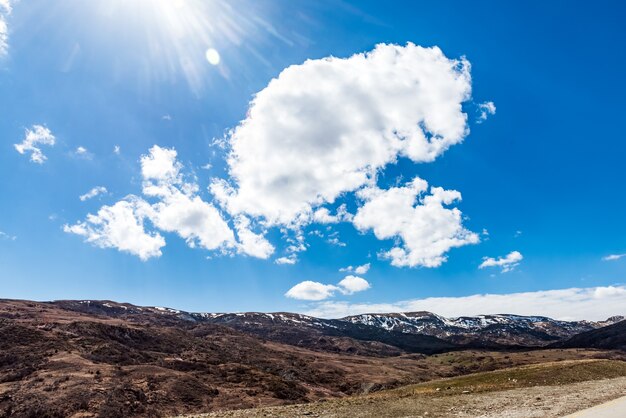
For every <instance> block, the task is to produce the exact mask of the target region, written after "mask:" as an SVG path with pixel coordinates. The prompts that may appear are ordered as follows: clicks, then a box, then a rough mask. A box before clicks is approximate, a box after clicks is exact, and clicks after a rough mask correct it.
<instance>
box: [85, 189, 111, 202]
mask: <svg viewBox="0 0 626 418" xmlns="http://www.w3.org/2000/svg"><path fill="white" fill-rule="evenodd" d="M105 193H108V190H107V188H106V187H104V186H96V187H94V188H92V189H91V190H89V191H88V192H87V193H85V194H83V195H80V196H78V198H79V199H80V200H81V202H84V201H85V200H89V199H92V198H94V197H96V196H98V195H101V194H105Z"/></svg>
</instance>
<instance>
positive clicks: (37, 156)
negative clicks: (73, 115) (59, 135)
mask: <svg viewBox="0 0 626 418" xmlns="http://www.w3.org/2000/svg"><path fill="white" fill-rule="evenodd" d="M0 39H1V38H0ZM55 142H56V138H55V137H54V135H53V134H52V132H51V131H50V129H48V128H47V127H45V126H42V125H33V126H32V127H31V128H29V129H26V134H25V135H24V139H23V140H22V142H20V143H19V144H14V145H13V146H14V147H15V150H16V151H17V152H19V153H20V154H26V153H27V152H30V160H31V161H32V162H34V163H37V164H43V163H44V161H46V160H47V159H48V158H47V157H46V156H45V155H44V154H43V151H41V148H40V146H41V145H49V146H52V145H54V143H55Z"/></svg>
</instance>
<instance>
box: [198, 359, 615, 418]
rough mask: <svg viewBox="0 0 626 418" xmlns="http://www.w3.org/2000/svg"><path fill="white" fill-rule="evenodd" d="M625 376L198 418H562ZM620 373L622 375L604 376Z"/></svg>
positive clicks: (568, 375) (528, 379) (510, 377)
mask: <svg viewBox="0 0 626 418" xmlns="http://www.w3.org/2000/svg"><path fill="white" fill-rule="evenodd" d="M625 372H626V363H624V362H615V361H602V360H600V361H565V362H560V363H549V364H543V365H531V366H524V367H519V368H514V369H510V370H501V371H495V372H488V373H477V374H473V375H469V376H463V377H458V378H452V379H442V380H437V381H433V382H429V383H425V384H419V385H411V386H407V387H403V388H399V389H395V390H389V391H383V392H380V393H376V394H371V395H366V396H357V397H350V398H344V399H339V400H331V401H326V402H316V403H312V404H308V405H290V406H283V407H273V408H259V409H251V410H239V411H225V412H214V413H211V414H208V415H196V416H193V417H199V416H202V417H231V418H242V417H337V418H339V417H390V418H391V417H407V418H408V417H429V418H430V417H507V418H518V417H519V418H532V417H562V416H564V415H567V414H570V413H573V412H575V411H579V410H581V409H584V408H587V407H589V406H593V405H597V404H601V403H603V402H607V401H609V400H612V399H615V398H618V397H620V396H624V395H626V377H624V376H623V374H624V373H625ZM616 375H617V376H619V375H622V376H621V377H613V378H609V379H604V378H601V377H603V376H616ZM188 418H189V417H188Z"/></svg>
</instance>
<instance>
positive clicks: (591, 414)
mask: <svg viewBox="0 0 626 418" xmlns="http://www.w3.org/2000/svg"><path fill="white" fill-rule="evenodd" d="M598 417H602V418H623V417H626V396H622V397H621V398H617V399H614V400H612V401H610V402H606V403H603V404H600V405H598V406H594V407H593V408H589V409H584V410H582V411H578V412H576V413H574V414H572V415H568V416H567V417H565V418H598Z"/></svg>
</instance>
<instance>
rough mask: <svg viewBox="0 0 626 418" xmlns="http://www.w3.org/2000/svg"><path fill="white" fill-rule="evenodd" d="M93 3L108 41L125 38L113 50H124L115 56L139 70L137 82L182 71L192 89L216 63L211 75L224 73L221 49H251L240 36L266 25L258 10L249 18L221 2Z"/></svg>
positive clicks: (154, 0) (120, 0) (118, 0)
mask: <svg viewBox="0 0 626 418" xmlns="http://www.w3.org/2000/svg"><path fill="white" fill-rule="evenodd" d="M97 4H98V5H99V7H100V9H99V11H98V13H97V15H98V16H99V17H100V18H105V20H104V22H105V23H106V27H105V29H106V30H107V31H108V33H111V32H113V36H112V37H113V38H114V40H109V41H108V42H113V43H116V44H119V43H120V42H124V43H125V44H124V48H123V49H119V51H120V53H121V54H127V55H125V56H123V57H116V58H119V59H120V60H123V61H124V62H125V64H126V65H127V66H128V68H129V69H130V71H133V68H136V70H135V71H139V70H140V71H141V74H140V75H141V77H142V79H141V81H142V82H143V83H152V82H158V81H163V80H164V79H165V80H174V79H175V78H177V77H179V76H180V75H182V76H183V77H184V78H185V80H186V82H187V84H188V85H189V86H190V87H191V89H192V90H194V91H195V92H199V91H200V90H202V88H203V86H204V84H205V83H207V79H209V80H210V79H211V75H210V74H211V73H209V72H208V71H209V69H210V68H213V67H215V66H219V67H218V68H219V70H218V71H217V74H220V75H221V76H224V77H227V74H228V69H227V65H226V64H227V63H226V62H224V57H223V55H222V54H223V52H224V51H225V50H228V49H231V50H232V49H236V48H240V47H242V46H243V45H246V46H245V47H246V48H248V49H249V48H252V47H251V45H250V43H247V42H245V40H246V39H249V38H252V37H255V33H256V32H257V31H258V30H259V28H261V29H262V28H264V27H266V26H267V23H266V22H264V21H263V19H262V17H259V14H258V13H256V14H255V15H254V18H251V17H250V15H249V14H242V13H241V12H239V11H237V10H235V9H234V8H233V7H232V6H231V5H230V3H229V2H227V1H217V0H133V1H128V0H111V1H108V2H100V1H99V2H98V3H97ZM103 32H104V31H103ZM133 54H134V55H133ZM236 55H237V54H233V53H229V54H228V56H229V57H231V58H232V57H233V56H235V57H236ZM231 65H232V63H231ZM133 66H135V67H133ZM212 73H213V74H215V73H216V72H215V71H212Z"/></svg>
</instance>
